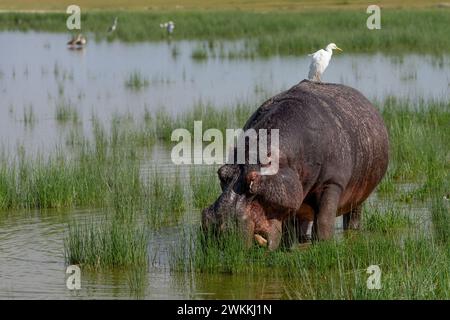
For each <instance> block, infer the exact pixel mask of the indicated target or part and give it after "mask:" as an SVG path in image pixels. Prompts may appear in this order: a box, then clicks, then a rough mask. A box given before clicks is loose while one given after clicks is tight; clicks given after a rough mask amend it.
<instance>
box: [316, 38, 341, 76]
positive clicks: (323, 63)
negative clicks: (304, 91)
mask: <svg viewBox="0 0 450 320" xmlns="http://www.w3.org/2000/svg"><path fill="white" fill-rule="evenodd" d="M334 49H335V50H339V51H342V49H340V48H338V47H337V46H336V45H335V44H334V43H330V44H329V45H327V47H326V48H325V50H324V49H320V50H319V51H316V52H314V53H311V54H309V56H312V59H311V64H310V65H309V74H308V79H309V80H312V81H319V82H321V81H322V80H321V76H322V74H323V73H324V72H325V69H326V68H327V67H328V64H329V63H330V60H331V56H332V55H333V50H334Z"/></svg>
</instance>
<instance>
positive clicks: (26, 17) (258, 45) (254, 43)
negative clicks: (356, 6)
mask: <svg viewBox="0 0 450 320" xmlns="http://www.w3.org/2000/svg"><path fill="white" fill-rule="evenodd" d="M448 15H449V11H448V9H445V8H440V9H423V10H398V9H388V10H385V11H383V19H382V29H381V30H377V31H373V30H368V29H367V27H366V20H367V17H368V15H367V14H366V12H365V10H359V11H354V10H349V11H332V12H331V11H307V12H266V13H257V12H245V11H218V12H214V14H211V12H183V11H181V12H180V11H172V12H145V11H141V12H134V11H120V12H114V11H111V12H109V11H106V12H99V11H89V12H87V13H84V14H83V21H82V23H83V32H84V33H94V34H95V35H96V38H97V39H102V38H106V36H107V35H106V29H107V28H108V27H109V25H110V24H111V21H112V20H113V19H114V17H115V16H117V17H118V19H119V26H118V28H117V30H116V32H115V33H114V34H113V35H112V36H109V37H108V40H113V39H120V40H122V41H149V40H150V41H161V40H164V39H166V34H165V32H164V31H162V30H161V28H160V27H159V24H160V23H161V21H166V20H168V19H169V20H173V21H175V23H176V30H175V32H174V34H173V35H172V38H173V39H174V40H181V39H186V40H214V41H217V40H237V39H242V40H244V39H246V40H244V41H245V42H246V46H245V49H244V51H242V50H238V51H236V52H234V51H230V52H228V53H227V55H228V56H231V57H232V56H241V57H245V56H250V57H251V56H255V55H256V56H270V55H304V54H306V53H310V52H313V51H315V50H317V48H321V47H323V46H324V45H326V44H327V43H329V42H335V43H337V44H338V45H339V46H340V47H341V48H343V49H344V50H345V51H346V52H371V53H373V52H379V51H381V52H386V53H401V52H405V51H409V50H412V49H413V50H414V52H417V53H433V54H440V53H442V52H446V51H448V50H449V48H450V40H448V37H447V34H448V33H449V28H450V27H449V24H448V23H447V20H448ZM66 18H67V16H66V14H63V13H54V12H47V13H45V14H42V13H16V12H4V13H0V30H22V31H25V30H30V29H32V30H36V31H49V32H66V31H67V30H66V28H65V25H66V24H65V20H66ZM249 39H251V40H249ZM205 54H206V51H205V50H199V51H198V52H194V56H195V57H201V58H202V59H203V58H205Z"/></svg>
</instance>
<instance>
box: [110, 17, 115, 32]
mask: <svg viewBox="0 0 450 320" xmlns="http://www.w3.org/2000/svg"><path fill="white" fill-rule="evenodd" d="M116 29H117V17H115V18H114V22H113V24H112V26H110V27H109V28H108V32H109V33H111V32H114V31H116Z"/></svg>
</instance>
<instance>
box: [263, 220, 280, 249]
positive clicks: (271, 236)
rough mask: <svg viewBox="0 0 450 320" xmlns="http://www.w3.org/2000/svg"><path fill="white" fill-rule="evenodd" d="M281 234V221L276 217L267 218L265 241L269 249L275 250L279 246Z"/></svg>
mask: <svg viewBox="0 0 450 320" xmlns="http://www.w3.org/2000/svg"><path fill="white" fill-rule="evenodd" d="M281 235H282V222H281V220H278V219H271V220H269V232H268V234H267V242H268V247H269V250H270V251H273V250H276V249H277V248H278V247H279V246H280V242H281Z"/></svg>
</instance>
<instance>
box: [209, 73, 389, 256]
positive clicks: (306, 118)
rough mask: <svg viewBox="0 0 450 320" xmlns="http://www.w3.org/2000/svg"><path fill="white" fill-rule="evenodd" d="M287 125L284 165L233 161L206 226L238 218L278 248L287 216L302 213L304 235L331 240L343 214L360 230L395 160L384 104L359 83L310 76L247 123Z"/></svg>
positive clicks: (282, 139)
mask: <svg viewBox="0 0 450 320" xmlns="http://www.w3.org/2000/svg"><path fill="white" fill-rule="evenodd" d="M251 128H253V129H255V130H256V132H258V131H259V129H268V130H270V129H279V164H278V165H279V170H278V172H277V173H276V174H274V175H262V174H261V169H262V166H261V165H260V164H258V163H259V162H258V163H257V164H249V163H248V162H247V164H225V165H224V166H222V167H221V168H220V169H219V170H218V175H219V179H220V183H221V187H222V194H221V195H220V196H219V198H218V199H217V200H216V201H215V202H214V203H213V204H212V205H211V206H210V207H208V208H206V209H204V210H203V213H202V226H203V228H204V229H205V230H210V229H214V230H224V229H226V228H227V226H228V225H229V224H230V223H229V222H230V221H232V222H234V223H236V224H237V225H238V226H239V227H240V229H241V230H242V231H243V236H244V237H245V241H246V243H247V244H248V245H251V243H252V241H253V239H256V240H257V241H258V242H259V243H260V244H265V243H267V245H268V247H269V249H270V250H274V249H276V248H278V246H279V244H280V241H281V238H282V235H283V222H287V221H290V220H292V219H295V220H296V221H297V222H298V223H297V225H298V226H299V233H298V234H299V240H300V242H309V241H310V239H311V236H312V237H313V238H315V239H318V240H325V239H330V238H332V237H333V234H334V226H335V220H336V216H340V215H343V222H344V229H357V228H358V227H359V219H360V212H361V205H362V203H363V201H364V200H366V199H367V197H368V196H369V195H370V193H371V192H372V191H373V190H374V188H375V187H376V186H377V184H378V183H379V182H380V181H381V179H382V178H383V176H384V174H385V173H386V169H387V166H388V149H389V141H388V135H387V130H386V127H385V125H384V123H383V120H382V118H381V116H380V114H379V113H378V111H377V110H376V109H375V108H374V107H373V106H372V104H371V103H370V102H369V101H368V100H367V99H366V98H365V97H364V96H363V95H362V94H361V93H360V92H358V91H357V90H355V89H353V88H350V87H347V86H344V85H338V84H327V83H314V82H310V81H307V80H304V81H302V82H300V83H299V84H298V85H296V86H294V87H292V88H291V89H289V90H287V91H285V92H282V93H280V94H278V95H276V96H275V97H272V98H271V99H269V100H268V101H266V102H265V103H264V104H263V105H262V106H261V107H260V108H259V109H258V110H256V112H255V113H254V114H253V115H252V116H251V117H250V119H249V120H248V121H247V123H246V124H245V126H244V131H245V130H247V129H251Z"/></svg>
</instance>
